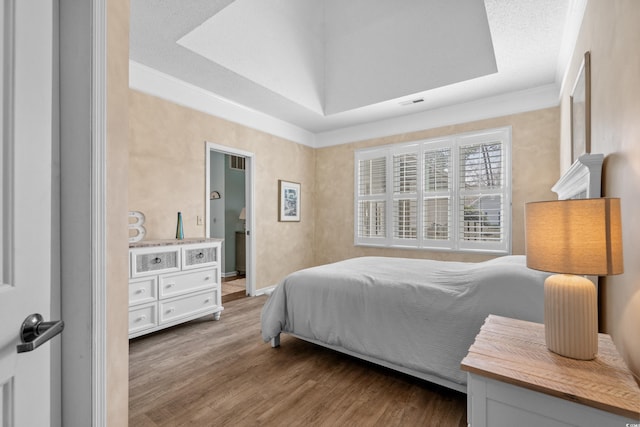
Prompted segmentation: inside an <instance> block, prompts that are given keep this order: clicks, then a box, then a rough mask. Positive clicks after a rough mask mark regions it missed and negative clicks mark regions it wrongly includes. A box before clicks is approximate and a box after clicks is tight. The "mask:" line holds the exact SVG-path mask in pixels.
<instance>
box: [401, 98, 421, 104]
mask: <svg viewBox="0 0 640 427" xmlns="http://www.w3.org/2000/svg"><path fill="white" fill-rule="evenodd" d="M421 102H424V98H416V99H410V100H408V101H402V102H400V105H403V106H404V105H413V104H419V103H421Z"/></svg>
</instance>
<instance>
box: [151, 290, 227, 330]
mask: <svg viewBox="0 0 640 427" xmlns="http://www.w3.org/2000/svg"><path fill="white" fill-rule="evenodd" d="M159 307H160V324H163V323H168V322H171V321H174V320H176V319H180V318H181V317H188V316H191V315H195V314H198V313H200V312H206V311H211V310H212V309H214V308H215V307H216V291H215V290H214V291H211V292H203V293H200V294H197V295H185V296H183V297H177V298H172V299H170V300H165V301H160V303H159Z"/></svg>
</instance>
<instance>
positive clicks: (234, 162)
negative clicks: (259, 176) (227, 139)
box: [229, 156, 245, 171]
mask: <svg viewBox="0 0 640 427" xmlns="http://www.w3.org/2000/svg"><path fill="white" fill-rule="evenodd" d="M229 169H235V170H241V171H243V170H245V158H244V157H241V156H229Z"/></svg>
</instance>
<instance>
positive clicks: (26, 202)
mask: <svg viewBox="0 0 640 427" xmlns="http://www.w3.org/2000/svg"><path fill="white" fill-rule="evenodd" d="M54 4H55V2H54V1H52V0H3V3H2V6H1V7H0V9H1V10H0V15H1V16H0V25H1V27H0V28H1V31H0V38H1V39H2V40H0V51H1V53H2V55H1V58H2V67H0V77H1V79H0V81H1V82H2V85H1V86H0V91H1V95H2V104H1V107H0V108H1V109H2V111H1V114H0V128H1V135H2V152H1V153H0V161H1V167H2V169H1V173H0V191H1V193H2V203H1V205H0V207H1V209H0V224H1V225H2V227H1V229H0V258H1V263H0V426H2V427H6V426H18V427H22V426H48V425H51V424H52V423H53V424H55V423H56V421H55V420H54V419H55V415H54V416H52V412H53V414H57V413H59V409H57V408H53V407H52V404H51V398H52V395H55V394H59V388H57V387H59V384H58V385H52V380H51V373H52V369H54V370H58V369H59V365H55V366H52V361H55V363H58V364H59V362H60V357H59V353H58V354H57V355H56V354H54V353H55V350H54V348H55V349H57V348H59V346H57V345H56V346H54V347H52V345H51V342H47V343H45V344H43V345H41V346H40V347H38V348H36V349H35V350H33V351H29V352H23V353H18V352H17V345H18V344H19V343H20V338H19V331H20V326H21V324H22V322H23V321H24V320H25V318H26V317H27V316H28V315H30V314H32V313H40V314H42V316H44V320H45V321H49V320H57V319H51V318H50V316H51V314H52V312H53V313H54V314H57V313H58V312H59V309H58V308H56V307H55V306H52V303H51V301H52V296H54V295H52V283H53V282H52V270H53V271H56V270H57V268H55V266H54V265H53V262H54V261H53V260H55V259H57V257H52V245H53V242H54V240H57V239H56V238H55V236H56V234H55V233H52V219H53V218H55V217H56V216H55V215H54V216H52V147H53V145H54V142H55V139H54V138H53V136H52V135H53V134H54V131H56V130H57V126H54V120H53V118H52V111H54V110H53V109H52V104H53V102H54V99H55V98H54V94H53V87H54V86H53V83H52V82H53V76H54V68H53V64H54V62H55V61H54V54H56V55H57V52H54V34H55V33H54V13H53V11H54V10H53V7H54ZM54 193H55V192H54ZM54 227H57V225H54ZM53 230H56V228H53ZM56 292H57V291H56ZM54 300H57V298H54ZM53 339H54V340H59V339H60V337H59V336H58V337H56V338H53ZM58 352H59V350H58ZM52 387H56V388H55V389H54V391H53V394H52Z"/></svg>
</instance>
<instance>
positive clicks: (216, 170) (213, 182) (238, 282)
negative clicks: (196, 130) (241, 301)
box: [205, 142, 255, 302]
mask: <svg viewBox="0 0 640 427" xmlns="http://www.w3.org/2000/svg"><path fill="white" fill-rule="evenodd" d="M205 159H206V168H205V183H206V192H205V197H206V200H205V228H206V231H205V233H206V236H207V237H216V238H222V239H224V243H223V245H222V247H223V250H222V260H221V266H222V267H221V268H222V270H221V275H222V278H223V283H222V288H223V291H222V296H223V300H226V301H230V300H232V299H235V298H236V297H242V296H245V295H254V294H255V280H254V276H253V271H254V270H253V267H254V259H255V258H254V256H253V254H254V236H253V233H252V230H253V226H252V225H253V209H252V207H253V176H254V174H253V168H254V166H255V161H254V160H255V159H254V155H253V153H250V152H246V151H242V150H236V149H234V148H230V147H225V146H222V145H218V144H214V143H211V142H207V143H206V152H205ZM229 294H233V295H229ZM223 302H224V301H223Z"/></svg>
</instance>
